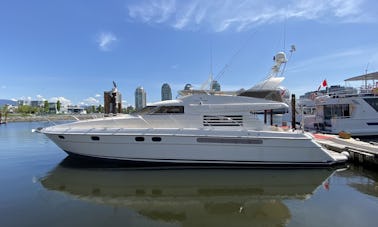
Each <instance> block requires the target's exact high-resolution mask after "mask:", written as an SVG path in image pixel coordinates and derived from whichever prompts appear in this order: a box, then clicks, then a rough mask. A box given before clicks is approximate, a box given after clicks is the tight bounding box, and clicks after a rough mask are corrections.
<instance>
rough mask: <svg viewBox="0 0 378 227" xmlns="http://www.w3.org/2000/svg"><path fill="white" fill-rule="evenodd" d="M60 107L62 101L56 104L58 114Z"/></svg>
mask: <svg viewBox="0 0 378 227" xmlns="http://www.w3.org/2000/svg"><path fill="white" fill-rule="evenodd" d="M60 105H61V103H60V100H58V101H57V102H56V110H57V111H58V112H60Z"/></svg>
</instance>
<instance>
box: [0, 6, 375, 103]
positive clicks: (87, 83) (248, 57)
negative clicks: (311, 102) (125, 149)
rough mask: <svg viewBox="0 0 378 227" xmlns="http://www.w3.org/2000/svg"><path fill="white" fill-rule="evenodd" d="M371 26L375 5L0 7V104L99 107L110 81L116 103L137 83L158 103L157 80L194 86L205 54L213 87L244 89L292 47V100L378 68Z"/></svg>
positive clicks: (288, 83) (203, 74) (127, 98)
mask: <svg viewBox="0 0 378 227" xmlns="http://www.w3.org/2000/svg"><path fill="white" fill-rule="evenodd" d="M377 25H378V3H377V2H376V1H374V0H292V1H291V0H289V1H273V0H257V1H252V0H251V1H245V0H244V1H242V0H225V1H221V0H203V1H200V0H186V1H179V0H157V1H152V0H136V1H128V0H114V1H111V0H109V1H105V0H98V1H78V0H55V1H51V0H33V1H28V0H1V1H0V29H1V35H0V99H32V100H43V99H47V100H50V101H54V100H56V99H60V100H61V101H62V100H63V101H64V102H70V103H72V104H94V105H99V104H102V103H103V97H102V95H103V91H105V90H110V89H111V88H112V81H113V80H114V81H116V83H117V84H118V87H119V90H120V91H121V92H122V94H123V99H124V102H125V104H131V105H134V91H135V88H136V87H137V86H143V87H144V88H145V90H146V92H147V102H153V101H159V100H160V89H161V86H162V84H163V83H169V84H170V85H171V87H172V90H173V96H174V97H175V96H176V94H177V90H180V89H182V88H183V87H184V85H185V84H186V83H191V84H193V85H194V86H195V87H198V88H199V87H200V86H201V84H202V83H203V82H205V81H206V80H207V78H208V75H209V73H210V62H211V61H210V56H211V54H210V53H211V52H212V65H213V73H214V75H215V77H217V75H219V73H220V72H221V71H222V69H223V68H224V67H225V66H226V65H227V67H226V70H225V72H224V73H223V74H222V75H221V76H219V77H218V81H219V82H220V84H221V86H222V90H233V89H239V88H249V87H251V86H253V85H254V84H256V83H258V82H259V81H261V80H263V79H264V78H265V77H266V76H267V74H268V72H269V70H270V67H271V66H272V63H273V62H272V57H273V55H274V54H275V53H276V52H278V51H286V52H288V51H289V49H290V45H292V44H294V45H295V46H296V49H297V51H296V52H295V53H294V54H293V56H292V57H291V59H290V61H289V62H288V64H287V66H286V70H285V73H284V76H285V77H286V79H285V81H284V82H283V84H282V85H283V86H285V87H286V88H288V89H289V90H290V91H291V92H292V93H295V94H297V95H298V96H299V95H301V94H303V93H304V92H306V91H309V90H315V89H317V87H318V86H319V84H320V83H321V82H322V81H323V79H327V81H328V84H344V79H346V78H348V77H352V76H357V75H361V74H363V73H364V72H365V70H366V69H367V70H368V72H374V71H378V26H377ZM211 50H212V51H211Z"/></svg>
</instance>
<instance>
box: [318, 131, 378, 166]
mask: <svg viewBox="0 0 378 227" xmlns="http://www.w3.org/2000/svg"><path fill="white" fill-rule="evenodd" d="M312 135H313V137H314V139H315V141H316V142H317V143H319V144H320V145H321V146H323V147H324V148H326V149H328V150H331V151H335V152H338V153H343V154H345V155H347V156H348V159H349V161H350V162H353V163H355V164H358V165H363V166H366V167H373V168H376V167H377V166H378V145H377V143H369V142H364V141H360V140H358V139H354V138H349V139H343V138H340V137H339V136H338V135H330V134H319V133H315V134H312Z"/></svg>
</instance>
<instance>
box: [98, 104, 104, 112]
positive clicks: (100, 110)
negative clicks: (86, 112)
mask: <svg viewBox="0 0 378 227" xmlns="http://www.w3.org/2000/svg"><path fill="white" fill-rule="evenodd" d="M97 112H98V113H103V112H104V107H103V106H101V105H99V106H98V107H97Z"/></svg>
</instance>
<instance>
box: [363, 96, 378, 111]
mask: <svg viewBox="0 0 378 227" xmlns="http://www.w3.org/2000/svg"><path fill="white" fill-rule="evenodd" d="M364 100H365V102H367V103H368V104H369V105H370V106H371V107H373V108H374V109H375V111H378V98H371V99H364Z"/></svg>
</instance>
